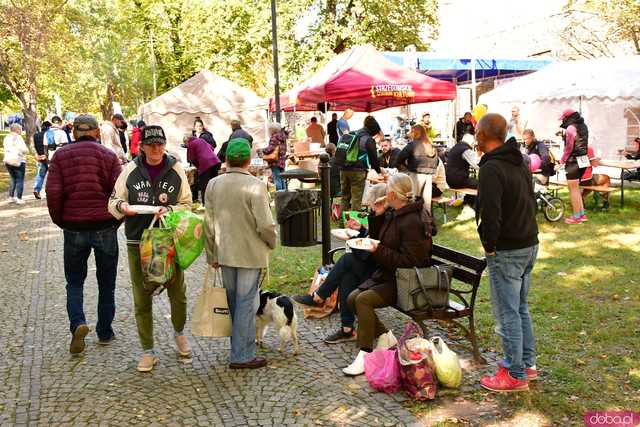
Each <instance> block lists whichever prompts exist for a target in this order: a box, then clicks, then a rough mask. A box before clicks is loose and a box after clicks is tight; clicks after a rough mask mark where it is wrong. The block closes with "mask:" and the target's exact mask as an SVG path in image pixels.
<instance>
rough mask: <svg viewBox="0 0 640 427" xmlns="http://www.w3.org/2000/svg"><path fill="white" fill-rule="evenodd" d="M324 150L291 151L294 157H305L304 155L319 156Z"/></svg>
mask: <svg viewBox="0 0 640 427" xmlns="http://www.w3.org/2000/svg"><path fill="white" fill-rule="evenodd" d="M324 152H325V151H324V150H315V151H298V152H295V153H292V155H293V156H294V157H298V158H305V157H320V154H322V153H324Z"/></svg>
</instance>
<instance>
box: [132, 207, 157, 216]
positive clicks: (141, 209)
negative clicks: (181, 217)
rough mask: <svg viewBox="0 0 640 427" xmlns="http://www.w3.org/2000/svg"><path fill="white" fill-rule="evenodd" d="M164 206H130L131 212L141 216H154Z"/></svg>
mask: <svg viewBox="0 0 640 427" xmlns="http://www.w3.org/2000/svg"><path fill="white" fill-rule="evenodd" d="M161 207H162V206H147V205H130V206H129V210H130V211H133V212H135V213H138V214H141V215H145V214H147V215H154V214H157V213H158V212H160V208H161Z"/></svg>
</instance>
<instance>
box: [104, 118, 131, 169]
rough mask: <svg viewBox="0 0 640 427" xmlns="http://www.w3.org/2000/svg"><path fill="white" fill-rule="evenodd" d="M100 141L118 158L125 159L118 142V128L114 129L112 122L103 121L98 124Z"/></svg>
mask: <svg viewBox="0 0 640 427" xmlns="http://www.w3.org/2000/svg"><path fill="white" fill-rule="evenodd" d="M100 141H101V142H102V145H104V146H105V147H107V148H108V149H109V150H111V151H113V152H114V153H116V156H118V158H119V159H120V160H127V155H126V154H125V153H124V150H123V149H122V144H121V143H120V135H119V134H118V129H116V127H115V126H114V124H113V123H111V122H103V123H102V124H101V125H100Z"/></svg>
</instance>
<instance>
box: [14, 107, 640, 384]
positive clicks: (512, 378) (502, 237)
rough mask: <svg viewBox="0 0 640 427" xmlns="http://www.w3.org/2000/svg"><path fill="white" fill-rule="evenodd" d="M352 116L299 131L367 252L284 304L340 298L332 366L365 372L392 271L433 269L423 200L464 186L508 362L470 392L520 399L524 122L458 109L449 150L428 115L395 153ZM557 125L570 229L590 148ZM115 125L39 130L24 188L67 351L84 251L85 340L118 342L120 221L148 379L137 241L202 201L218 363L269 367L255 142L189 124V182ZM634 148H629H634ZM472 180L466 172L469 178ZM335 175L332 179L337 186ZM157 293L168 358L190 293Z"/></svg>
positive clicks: (265, 226) (52, 125)
mask: <svg viewBox="0 0 640 427" xmlns="http://www.w3.org/2000/svg"><path fill="white" fill-rule="evenodd" d="M352 116H353V111H352V110H351V109H346V110H345V111H344V113H343V115H342V117H341V118H340V119H338V116H337V114H334V115H333V116H332V120H331V122H329V124H328V126H327V130H326V131H325V130H324V129H323V128H322V127H321V126H320V125H319V124H318V123H317V120H314V119H315V118H314V119H312V120H311V124H310V125H309V128H308V129H307V135H309V138H311V140H312V141H316V142H318V143H320V144H324V143H325V140H328V142H327V143H326V145H325V149H326V151H327V152H328V153H329V154H330V156H331V160H330V165H331V168H332V171H331V175H332V177H333V179H332V188H333V190H332V194H337V193H340V195H341V197H342V210H343V211H344V212H348V211H352V210H354V211H363V210H365V211H366V215H367V216H368V222H367V223H368V226H367V227H364V226H362V224H361V223H360V222H358V221H356V220H354V219H348V220H347V221H346V227H348V228H350V229H352V230H356V231H357V232H358V236H359V237H365V236H368V237H371V238H373V239H375V241H377V242H378V243H375V244H374V245H373V246H372V247H370V248H367V249H362V250H353V251H352V252H351V253H349V254H346V255H345V256H343V257H342V258H340V259H339V260H338V262H337V263H336V264H335V265H334V266H333V267H332V269H331V270H330V272H329V274H328V276H327V278H326V280H325V281H324V283H323V284H322V286H320V288H318V289H317V290H316V291H315V293H313V294H312V295H297V296H295V297H294V300H295V301H296V302H298V303H300V304H303V305H308V306H314V305H319V304H322V303H323V302H324V301H325V300H326V299H327V298H329V297H330V296H331V295H332V294H333V293H334V292H335V291H338V293H339V300H340V323H341V324H340V328H339V329H338V330H337V331H336V332H334V333H332V334H331V335H329V336H328V337H327V338H326V339H325V342H326V343H328V344H335V343H340V342H346V341H356V342H357V348H358V352H357V354H356V355H355V358H354V361H353V363H351V364H350V365H349V366H347V367H346V368H344V369H343V371H344V373H345V374H346V375H360V374H362V373H363V372H364V355H365V354H366V353H368V352H371V351H373V350H374V349H376V348H389V347H391V346H393V345H395V343H396V339H395V337H394V336H393V333H392V332H391V331H390V330H389V329H388V328H386V327H385V326H384V325H383V324H382V323H381V322H380V320H379V318H378V317H377V315H376V312H375V309H377V308H381V307H386V306H390V305H394V304H395V299H396V278H395V271H396V269H398V268H412V267H425V266H428V265H429V264H430V256H431V255H430V254H431V247H432V235H433V223H432V221H431V216H430V214H429V212H430V206H431V199H432V197H438V196H440V195H441V194H442V192H443V191H444V190H446V189H447V188H454V189H457V188H475V189H477V190H478V192H477V194H478V195H477V197H476V198H473V199H468V200H467V203H468V204H469V205H470V206H472V207H473V208H474V210H475V216H476V221H477V223H478V233H479V237H480V241H481V242H482V246H483V247H484V250H485V254H486V258H487V264H488V269H489V282H490V289H491V300H492V304H493V313H494V317H495V321H496V324H497V327H496V331H497V333H498V335H499V336H500V337H501V339H502V344H503V350H504V353H505V357H504V360H503V361H502V362H501V364H500V365H499V369H498V371H497V372H496V374H495V375H493V376H488V377H485V378H483V379H482V381H481V384H482V386H483V387H485V388H487V389H489V390H494V391H520V390H526V389H527V388H528V380H531V379H535V378H536V376H537V370H536V360H535V339H534V334H533V328H532V325H531V318H530V316H529V312H528V305H527V304H528V303H527V295H528V291H529V288H530V286H531V271H532V269H533V267H534V264H535V260H536V256H537V250H538V238H537V234H538V229H537V223H536V219H535V215H536V203H535V200H534V198H533V178H532V174H531V171H530V168H529V165H528V160H527V159H528V157H527V156H528V155H533V154H535V155H537V156H538V157H539V158H540V159H541V165H540V174H541V178H539V179H541V180H545V178H546V179H547V180H548V177H549V176H551V175H553V174H554V173H555V169H556V167H555V166H554V159H553V156H552V155H551V154H550V151H549V150H548V148H547V147H546V145H545V144H544V142H542V141H539V140H537V139H536V138H535V133H534V132H533V130H531V129H527V128H526V126H525V125H524V124H523V123H522V119H521V118H520V116H519V110H517V109H514V110H513V111H512V117H511V119H510V120H509V121H507V120H506V119H505V118H503V117H502V116H500V115H498V114H492V113H489V114H486V115H484V117H482V118H481V119H480V120H479V121H477V122H476V121H475V120H472V118H471V114H470V113H465V115H464V116H463V117H462V118H461V119H460V121H458V123H457V124H456V141H457V142H456V144H455V145H454V146H453V147H452V148H451V149H450V150H448V152H447V153H446V154H443V153H442V152H440V151H439V150H438V147H436V146H435V145H434V144H433V138H434V137H435V136H436V135H437V133H435V131H434V130H433V128H432V126H431V124H430V117H429V115H428V114H425V115H424V116H423V119H422V121H421V122H420V123H416V124H414V125H412V126H411V127H410V129H409V132H408V134H407V136H408V139H409V142H408V143H407V144H406V145H405V146H403V147H394V146H393V143H392V141H391V140H390V139H389V138H386V137H385V135H384V133H383V132H382V130H381V128H380V125H379V124H378V122H377V121H376V119H375V118H374V117H373V116H367V117H366V118H365V119H364V121H363V124H362V127H361V128H360V129H358V130H354V131H351V130H350V126H349V119H351V118H352ZM560 120H561V127H562V128H563V129H564V130H565V134H564V139H565V149H564V153H563V156H562V158H561V159H559V161H557V162H556V163H558V164H560V165H563V166H564V168H565V170H566V174H567V180H568V186H569V190H570V192H571V200H572V206H573V215H572V216H571V217H569V218H568V219H567V223H569V224H579V223H581V222H584V221H586V215H585V212H584V208H583V205H582V204H581V203H582V198H581V197H580V193H579V183H580V180H581V179H582V178H583V177H584V176H585V173H587V172H588V171H587V167H586V166H585V163H584V157H587V164H588V163H589V158H590V157H593V155H590V154H589V153H590V151H589V146H588V129H587V127H586V124H585V123H584V119H583V118H582V117H581V116H580V114H579V113H578V112H576V111H574V110H570V109H568V110H566V111H564V112H563V113H562V115H561V117H560ZM125 130H126V122H125V120H124V118H123V117H122V116H121V115H119V114H115V115H113V116H112V118H111V120H110V121H107V122H104V123H99V122H98V120H96V119H95V118H94V117H93V116H90V115H85V114H83V115H79V116H77V117H76V118H75V120H74V121H73V124H72V129H71V134H68V133H67V132H66V131H65V129H64V126H62V122H61V120H60V118H59V117H54V118H53V119H52V120H51V122H45V123H43V128H42V130H41V131H40V132H38V133H37V134H36V136H35V137H34V143H35V148H36V152H37V160H38V162H39V166H38V174H37V179H36V184H35V187H34V195H36V197H38V198H39V197H40V191H42V186H43V183H44V180H45V177H46V176H47V175H48V178H47V181H46V193H47V206H48V209H49V213H50V216H51V219H52V221H53V222H54V223H55V224H56V225H58V226H59V227H60V228H62V229H63V231H64V234H63V236H64V251H63V258H64V272H65V278H66V282H67V312H68V317H69V330H70V333H71V335H72V338H71V343H70V346H69V350H70V352H71V353H72V354H79V353H82V352H83V351H84V349H85V338H86V336H87V335H88V334H89V331H90V330H89V327H88V322H87V319H86V317H85V314H84V309H83V287H84V282H85V280H86V277H87V260H88V257H89V256H90V254H91V252H92V251H93V252H94V257H95V263H96V275H97V281H98V291H99V296H98V310H97V322H96V327H95V331H96V334H97V336H98V344H99V345H110V344H112V343H113V341H114V339H115V332H114V331H113V328H112V322H113V319H114V315H115V310H116V306H115V292H116V273H117V269H118V253H119V247H118V239H117V230H118V228H119V227H120V225H121V224H122V223H124V231H125V235H126V246H127V258H128V265H129V273H130V280H131V283H132V294H133V302H134V311H135V320H136V326H137V331H138V336H139V340H140V346H141V350H142V352H141V356H140V359H139V362H138V366H137V369H138V370H139V371H141V372H148V371H151V370H152V369H153V368H154V366H155V365H156V364H157V362H158V356H159V354H158V352H157V350H156V346H155V343H154V333H153V310H152V306H153V297H154V293H155V289H153V288H150V287H149V285H148V284H147V283H146V282H145V280H144V278H143V273H142V266H141V255H140V241H141V236H142V233H143V231H144V230H145V229H147V228H149V227H152V226H154V224H156V222H157V221H158V220H159V219H160V218H161V217H162V216H163V215H164V214H165V213H167V212H169V211H177V210H186V209H191V207H192V203H193V201H194V198H195V197H198V196H197V194H198V193H199V194H200V201H201V202H202V204H203V206H204V210H205V215H204V220H205V234H206V245H205V247H206V254H207V263H208V265H209V266H210V267H211V268H214V269H221V271H222V277H223V283H224V287H225V289H226V292H227V297H228V301H229V308H230V313H231V317H232V319H233V320H232V338H231V353H230V357H229V366H230V368H232V369H243V368H259V367H262V366H265V365H266V364H267V361H266V359H264V358H262V357H258V356H257V354H256V344H255V332H254V331H255V327H256V326H255V322H256V318H255V314H256V313H255V312H256V302H257V298H258V291H259V289H258V288H259V280H260V273H261V271H262V269H264V268H266V267H267V265H268V259H269V254H270V252H271V251H272V250H273V249H274V248H275V246H276V236H277V234H276V225H275V222H274V219H273V216H272V212H271V208H270V196H269V191H268V186H267V185H265V182H263V181H262V180H259V179H257V178H256V177H254V176H252V175H251V173H250V172H249V169H250V164H251V157H252V142H253V138H252V137H251V135H249V134H248V133H247V132H246V131H245V130H244V129H242V127H241V123H240V122H239V121H232V122H231V134H230V137H229V139H228V140H227V141H226V142H225V143H224V144H223V145H222V146H221V147H220V149H219V150H218V152H217V153H216V151H215V149H216V148H217V144H216V141H215V140H214V138H213V135H212V133H211V132H209V131H208V130H207V129H206V127H205V124H204V122H203V120H201V119H200V118H196V120H195V121H194V126H193V130H192V132H190V133H189V134H187V135H185V137H184V140H183V147H184V148H186V149H187V161H188V162H189V163H190V164H191V165H192V166H193V167H194V168H195V170H196V171H197V173H196V176H197V179H196V182H195V184H194V185H193V186H192V185H190V184H189V179H188V178H187V174H186V173H185V169H184V167H183V166H182V164H181V162H180V161H178V159H176V157H174V156H173V155H171V154H169V153H168V151H167V137H166V134H165V130H164V129H163V128H162V127H160V126H157V125H153V124H146V123H144V122H142V121H140V122H138V123H137V124H136V126H135V128H134V129H133V131H132V133H131V137H130V138H129V136H128V135H127V132H126V131H125ZM21 131H22V129H21V128H20V126H19V125H12V127H11V133H10V135H8V136H7V137H6V138H5V142H4V146H5V158H4V161H5V164H6V166H7V169H8V170H9V173H10V174H11V177H12V184H11V187H10V190H9V196H10V197H11V198H12V200H14V201H15V202H16V203H24V201H23V199H22V193H23V183H24V171H25V162H26V155H27V153H28V149H27V146H26V144H25V143H24V140H23V139H22V137H21V136H20V135H21ZM268 133H269V143H268V145H267V147H266V148H264V149H262V150H261V151H262V158H263V160H265V161H266V162H267V163H268V165H269V168H270V170H271V177H272V181H273V184H274V185H275V187H276V190H278V191H279V190H285V189H286V185H285V182H284V181H283V180H282V178H281V173H282V172H283V171H284V169H285V167H286V166H287V162H288V158H289V152H288V150H289V148H288V144H287V139H288V133H287V131H286V130H285V129H284V128H282V126H281V125H279V124H277V123H272V124H270V125H269V129H268ZM459 133H461V134H462V135H458V134H459ZM516 134H520V136H521V137H522V139H523V141H524V146H523V147H520V146H519V145H518V143H517V138H516ZM458 136H459V138H458ZM314 138H315V139H314ZM636 142H637V143H638V148H639V149H640V141H636ZM379 146H380V148H381V150H380V151H381V152H380V153H379V150H378V147H379ZM522 150H524V151H525V153H526V154H524V155H523V152H522ZM625 154H627V155H629V156H633V155H634V154H633V153H625ZM635 155H636V156H637V154H635ZM223 166H224V167H223ZM221 171H224V173H222V174H220V172H221ZM370 171H375V173H376V174H377V175H378V177H379V180H378V182H379V184H378V186H376V191H378V192H380V193H379V194H376V196H375V197H369V198H368V200H367V201H366V202H363V196H364V195H365V189H366V188H367V187H368V183H367V177H368V175H369V173H370ZM472 171H475V174H476V178H473V177H472V176H471V173H472ZM338 179H339V182H340V183H339V185H337V186H336V185H335V182H334V181H335V180H338ZM589 179H590V180H592V181H593V180H594V179H596V178H595V177H594V176H590V177H589ZM369 187H371V186H369ZM576 194H577V195H578V197H575V196H576ZM378 196H382V197H378ZM14 198H15V199H14ZM139 205H145V206H154V207H157V208H158V209H157V211H156V213H155V214H154V215H145V214H141V213H140V211H139V209H137V207H138V206H139ZM363 208H366V209H363ZM167 296H168V298H169V301H170V307H171V322H172V325H173V329H174V336H175V343H176V350H177V353H178V355H179V357H189V356H190V354H191V348H190V345H189V341H188V339H187V337H186V335H185V325H186V319H187V295H186V291H185V283H184V274H183V271H182V270H181V269H180V268H177V269H176V273H175V276H174V277H173V279H172V281H171V284H170V285H169V286H167ZM356 319H357V323H356Z"/></svg>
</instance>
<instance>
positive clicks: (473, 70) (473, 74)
mask: <svg viewBox="0 0 640 427" xmlns="http://www.w3.org/2000/svg"><path fill="white" fill-rule="evenodd" d="M476 95H477V93H476V58H471V108H472V109H473V108H474V107H475V106H476V99H477V98H476Z"/></svg>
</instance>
